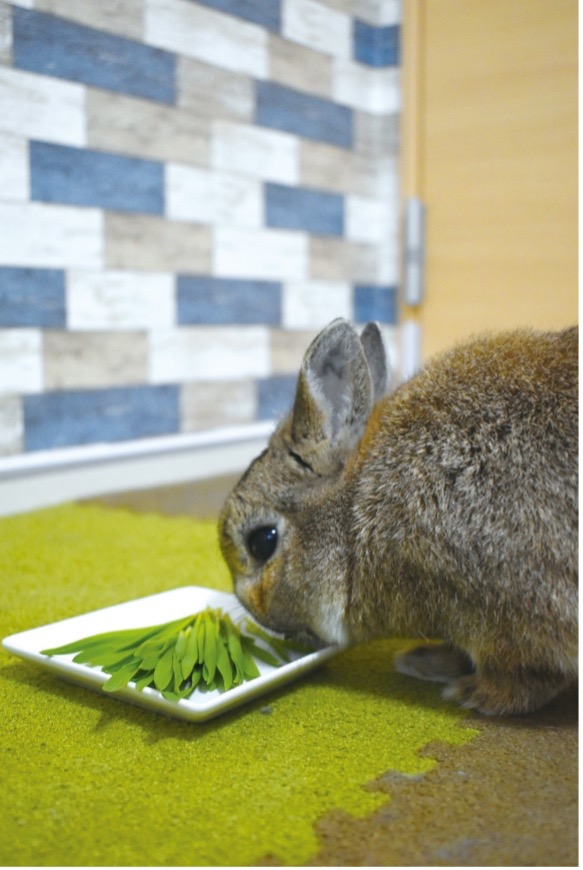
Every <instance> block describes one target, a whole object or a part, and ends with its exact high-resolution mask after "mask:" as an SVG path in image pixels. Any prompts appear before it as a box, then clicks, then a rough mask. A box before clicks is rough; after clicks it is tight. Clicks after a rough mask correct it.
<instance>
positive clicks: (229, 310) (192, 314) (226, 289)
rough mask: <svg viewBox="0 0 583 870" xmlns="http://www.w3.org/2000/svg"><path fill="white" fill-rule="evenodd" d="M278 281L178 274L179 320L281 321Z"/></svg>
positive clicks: (203, 321)
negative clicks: (240, 279)
mask: <svg viewBox="0 0 583 870" xmlns="http://www.w3.org/2000/svg"><path fill="white" fill-rule="evenodd" d="M281 294H282V288H281V284H279V283H278V282H274V281H239V280H234V279H230V278H210V277H203V276H200V275H178V279H177V307H178V323H179V324H181V325H186V324H205V323H206V324H229V323H231V324H233V323H234V324H253V323H266V324H269V325H273V326H278V325H279V324H280V323H281Z"/></svg>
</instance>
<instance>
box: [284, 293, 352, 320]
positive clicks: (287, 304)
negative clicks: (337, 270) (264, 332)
mask: <svg viewBox="0 0 583 870" xmlns="http://www.w3.org/2000/svg"><path fill="white" fill-rule="evenodd" d="M335 317H345V318H347V319H350V318H351V317H352V288H351V287H350V284H347V283H344V282H340V281H338V282H335V281H309V282H303V283H289V284H285V285H284V288H283V304H282V321H283V326H284V328H286V329H319V328H321V327H322V326H326V324H327V323H329V322H330V321H331V320H333V319H334V318H335Z"/></svg>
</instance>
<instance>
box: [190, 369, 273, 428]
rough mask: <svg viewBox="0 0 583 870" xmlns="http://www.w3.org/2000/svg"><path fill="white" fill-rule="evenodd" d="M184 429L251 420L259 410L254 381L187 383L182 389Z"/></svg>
mask: <svg viewBox="0 0 583 870" xmlns="http://www.w3.org/2000/svg"><path fill="white" fill-rule="evenodd" d="M180 408H181V420H182V425H181V431H182V432H192V431H194V430H197V429H211V428H214V427H216V426H234V425H236V424H238V423H250V422H251V421H252V420H254V419H255V417H256V413H257V391H256V389H255V384H254V383H253V381H252V380H242V381H238V380H237V381H233V382H232V383H230V382H227V381H225V382H219V383H212V384H211V383H202V384H195V383H193V384H185V385H184V387H183V388H182V390H181V397H180Z"/></svg>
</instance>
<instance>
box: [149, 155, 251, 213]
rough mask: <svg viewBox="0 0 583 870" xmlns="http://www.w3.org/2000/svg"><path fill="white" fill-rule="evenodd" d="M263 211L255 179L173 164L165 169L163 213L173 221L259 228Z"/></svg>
mask: <svg viewBox="0 0 583 870" xmlns="http://www.w3.org/2000/svg"><path fill="white" fill-rule="evenodd" d="M263 211H264V209H263V191H262V188H261V185H260V183H259V181H257V180H255V179H248V178H243V177H241V176H240V175H233V174H231V173H226V172H212V171H209V170H208V169H199V168H198V167H195V166H184V165H182V164H176V163H170V164H168V165H167V166H166V213H167V215H168V217H169V218H171V219H173V220H185V221H194V222H198V223H207V224H234V225H236V226H243V227H259V226H261V225H262V224H263Z"/></svg>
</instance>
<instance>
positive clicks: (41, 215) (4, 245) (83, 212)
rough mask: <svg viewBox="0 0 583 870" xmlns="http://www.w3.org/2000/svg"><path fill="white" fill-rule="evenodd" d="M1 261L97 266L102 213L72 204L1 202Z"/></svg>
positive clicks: (5, 262) (59, 266)
mask: <svg viewBox="0 0 583 870" xmlns="http://www.w3.org/2000/svg"><path fill="white" fill-rule="evenodd" d="M0 264H2V265H8V266H18V265H23V266H31V267H34V266H40V267H46V268H51V267H56V268H62V267H67V266H69V267H74V266H79V267H81V268H83V267H86V268H90V269H92V268H100V267H101V266H102V265H103V213H102V212H100V211H98V210H96V209H88V208H75V207H72V206H61V205H56V206H55V205H45V204H41V203H27V204H21V203H1V202H0Z"/></svg>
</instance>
